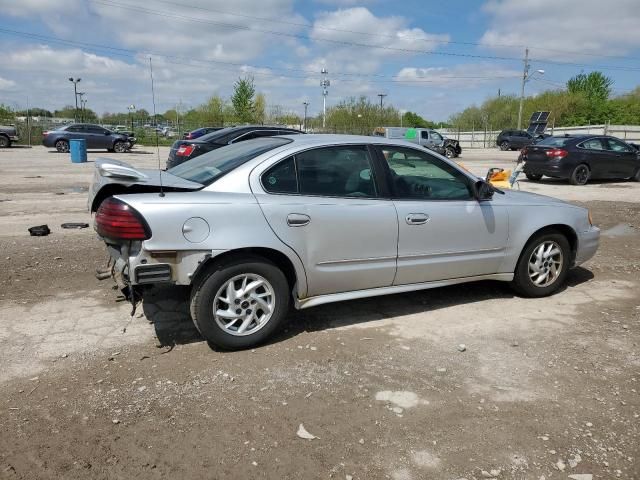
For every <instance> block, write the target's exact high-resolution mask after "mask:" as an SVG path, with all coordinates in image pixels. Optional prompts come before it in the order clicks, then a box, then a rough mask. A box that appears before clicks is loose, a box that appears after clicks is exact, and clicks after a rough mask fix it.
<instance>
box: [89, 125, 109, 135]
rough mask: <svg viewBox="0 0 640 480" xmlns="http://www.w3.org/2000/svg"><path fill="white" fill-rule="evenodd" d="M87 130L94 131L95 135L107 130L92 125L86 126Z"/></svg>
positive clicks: (102, 133)
mask: <svg viewBox="0 0 640 480" xmlns="http://www.w3.org/2000/svg"><path fill="white" fill-rule="evenodd" d="M87 132H88V133H95V134H97V135H104V134H105V133H106V132H107V131H106V130H105V129H104V128H102V127H94V126H91V125H90V126H88V127H87Z"/></svg>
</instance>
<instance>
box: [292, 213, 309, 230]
mask: <svg viewBox="0 0 640 480" xmlns="http://www.w3.org/2000/svg"><path fill="white" fill-rule="evenodd" d="M309 222H311V217H309V215H304V214H302V213H290V214H289V215H287V225H289V226H290V227H304V226H305V225H309Z"/></svg>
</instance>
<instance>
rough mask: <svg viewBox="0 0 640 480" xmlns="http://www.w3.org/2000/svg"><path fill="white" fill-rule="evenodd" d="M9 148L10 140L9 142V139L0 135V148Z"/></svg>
mask: <svg viewBox="0 0 640 480" xmlns="http://www.w3.org/2000/svg"><path fill="white" fill-rule="evenodd" d="M10 146H11V140H9V137H5V136H4V135H0V148H9V147H10Z"/></svg>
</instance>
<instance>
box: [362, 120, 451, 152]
mask: <svg viewBox="0 0 640 480" xmlns="http://www.w3.org/2000/svg"><path fill="white" fill-rule="evenodd" d="M373 135H374V136H375V137H384V138H390V139H398V140H399V139H402V140H406V141H408V142H411V143H417V144H418V145H422V146H423V147H425V148H428V149H429V150H433V151H434V152H438V153H439V154H440V155H444V156H445V157H447V158H455V157H459V156H460V154H461V153H462V147H461V146H460V142H459V141H458V140H454V139H452V138H447V137H443V136H442V135H441V134H440V133H439V132H437V131H435V130H433V129H431V128H413V127H378V128H376V129H375V130H374V131H373Z"/></svg>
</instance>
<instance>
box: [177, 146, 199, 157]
mask: <svg viewBox="0 0 640 480" xmlns="http://www.w3.org/2000/svg"><path fill="white" fill-rule="evenodd" d="M195 149H196V147H194V146H193V145H181V146H180V148H178V151H177V152H176V155H177V156H179V157H188V156H189V155H191V153H192V152H193V151H194V150H195Z"/></svg>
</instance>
